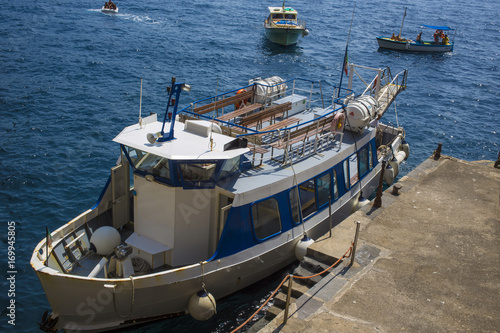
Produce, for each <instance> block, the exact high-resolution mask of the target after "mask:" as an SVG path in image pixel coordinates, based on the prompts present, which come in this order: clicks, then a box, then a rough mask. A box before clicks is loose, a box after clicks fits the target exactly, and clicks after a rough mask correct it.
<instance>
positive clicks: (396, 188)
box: [391, 184, 403, 195]
mask: <svg viewBox="0 0 500 333" xmlns="http://www.w3.org/2000/svg"><path fill="white" fill-rule="evenodd" d="M402 187H403V186H401V185H400V184H394V186H393V187H392V192H391V194H392V195H399V190H400V189H401V188H402Z"/></svg>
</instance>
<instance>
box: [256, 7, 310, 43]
mask: <svg viewBox="0 0 500 333" xmlns="http://www.w3.org/2000/svg"><path fill="white" fill-rule="evenodd" d="M268 11H269V15H268V16H267V18H266V19H265V20H264V28H265V32H266V37H267V39H269V40H270V41H271V42H274V43H277V44H280V45H283V46H289V45H294V44H296V43H297V41H298V39H299V36H306V35H308V34H309V31H308V30H307V29H306V23H305V22H304V21H302V20H299V19H298V18H297V17H298V13H297V11H296V10H295V9H293V8H290V7H285V5H284V3H283V6H282V7H268Z"/></svg>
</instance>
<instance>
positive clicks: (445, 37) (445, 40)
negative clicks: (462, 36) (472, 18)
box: [442, 35, 450, 45]
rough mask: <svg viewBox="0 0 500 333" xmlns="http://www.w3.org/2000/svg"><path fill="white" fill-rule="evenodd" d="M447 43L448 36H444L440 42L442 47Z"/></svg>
mask: <svg viewBox="0 0 500 333" xmlns="http://www.w3.org/2000/svg"><path fill="white" fill-rule="evenodd" d="M449 41H450V39H449V38H448V35H444V37H443V41H442V43H443V45H446V44H448V42H449Z"/></svg>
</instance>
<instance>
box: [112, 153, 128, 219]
mask: <svg viewBox="0 0 500 333" xmlns="http://www.w3.org/2000/svg"><path fill="white" fill-rule="evenodd" d="M110 186H111V196H112V203H113V206H112V213H113V227H114V228H119V227H121V226H122V225H124V224H125V223H127V222H129V221H130V169H129V163H128V161H127V160H125V159H124V158H122V162H121V163H120V164H119V165H117V166H115V167H113V168H111V184H110Z"/></svg>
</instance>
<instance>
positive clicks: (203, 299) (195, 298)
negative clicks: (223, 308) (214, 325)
mask: <svg viewBox="0 0 500 333" xmlns="http://www.w3.org/2000/svg"><path fill="white" fill-rule="evenodd" d="M188 309H189V314H191V317H193V318H194V319H196V320H198V321H205V320H208V319H210V318H211V317H212V316H213V315H214V314H215V311H216V303H215V298H214V297H213V296H212V294H210V293H209V292H206V291H205V290H200V291H198V292H197V293H195V294H193V295H192V296H191V298H190V299H189V305H188Z"/></svg>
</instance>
